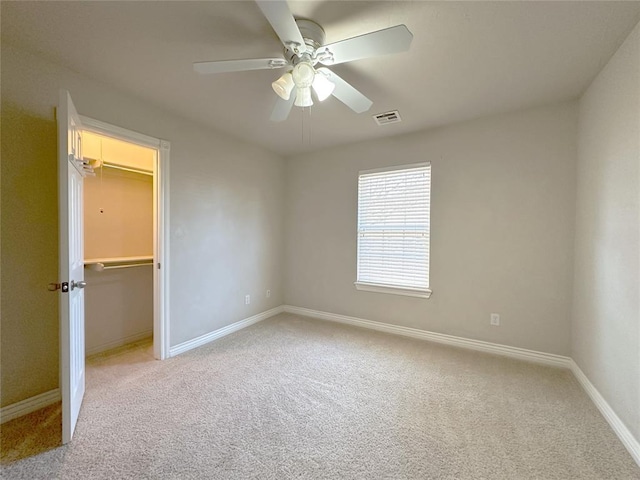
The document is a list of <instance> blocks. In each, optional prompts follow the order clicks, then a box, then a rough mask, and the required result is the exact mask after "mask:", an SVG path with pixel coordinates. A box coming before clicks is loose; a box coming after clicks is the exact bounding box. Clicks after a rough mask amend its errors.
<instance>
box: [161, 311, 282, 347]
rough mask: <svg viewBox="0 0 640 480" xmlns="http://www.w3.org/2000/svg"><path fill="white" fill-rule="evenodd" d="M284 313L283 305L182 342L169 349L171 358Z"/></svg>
mask: <svg viewBox="0 0 640 480" xmlns="http://www.w3.org/2000/svg"><path fill="white" fill-rule="evenodd" d="M283 311H284V309H283V307H282V305H281V306H279V307H276V308H272V309H271V310H267V311H265V312H262V313H258V314H257V315H254V316H252V317H249V318H245V319H244V320H240V321H238V322H235V323H232V324H231V325H227V326H226V327H222V328H219V329H218V330H214V331H213V332H209V333H205V334H204V335H200V336H199V337H196V338H194V339H192V340H187V341H186V342H182V343H180V344H178V345H176V346H175V347H171V348H170V349H169V356H170V357H175V356H176V355H180V354H181V353H184V352H187V351H189V350H192V349H194V348H196V347H200V346H201V345H204V344H206V343H209V342H212V341H213V340H216V339H218V338H220V337H224V336H226V335H229V334H230V333H233V332H237V331H238V330H241V329H243V328H246V327H248V326H249V325H253V324H254V323H258V322H260V321H261V320H266V319H267V318H269V317H273V316H274V315H277V314H279V313H282V312H283Z"/></svg>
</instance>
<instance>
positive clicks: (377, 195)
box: [358, 164, 431, 290]
mask: <svg viewBox="0 0 640 480" xmlns="http://www.w3.org/2000/svg"><path fill="white" fill-rule="evenodd" d="M430 188H431V165H430V164H421V165H418V166H415V167H410V168H403V169H401V170H390V171H381V172H372V173H363V174H361V175H360V177H359V180H358V282H362V283H371V284H376V285H385V286H395V287H402V288H410V289H418V290H427V289H428V288H429V207H430Z"/></svg>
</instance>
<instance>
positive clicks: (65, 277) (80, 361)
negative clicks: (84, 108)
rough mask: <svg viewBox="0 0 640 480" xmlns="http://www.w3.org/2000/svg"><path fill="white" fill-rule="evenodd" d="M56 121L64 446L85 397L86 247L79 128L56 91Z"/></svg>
mask: <svg viewBox="0 0 640 480" xmlns="http://www.w3.org/2000/svg"><path fill="white" fill-rule="evenodd" d="M57 120H58V215H59V220H58V227H59V229H60V254H59V262H60V271H59V274H60V276H59V280H60V282H61V290H60V390H61V394H62V443H68V442H69V441H70V440H71V437H72V436H73V431H74V429H75V427H76V422H77V420H78V415H79V414H80V406H81V405H82V397H83V396H84V372H85V368H84V290H83V289H84V286H85V283H84V258H83V257H84V245H83V235H84V232H83V222H82V185H83V181H82V179H83V175H84V167H83V161H82V137H81V133H82V132H81V130H82V125H81V123H80V117H79V116H78V112H76V109H75V107H74V106H73V102H72V101H71V96H70V95H69V92H68V91H66V90H60V99H59V101H58V109H57Z"/></svg>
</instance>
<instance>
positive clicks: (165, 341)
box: [80, 115, 171, 360]
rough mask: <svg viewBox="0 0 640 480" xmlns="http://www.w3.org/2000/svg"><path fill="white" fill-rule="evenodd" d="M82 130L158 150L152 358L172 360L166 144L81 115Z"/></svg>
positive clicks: (168, 146) (168, 148) (157, 139)
mask: <svg viewBox="0 0 640 480" xmlns="http://www.w3.org/2000/svg"><path fill="white" fill-rule="evenodd" d="M80 120H81V121H82V129H83V130H84V131H89V132H92V133H96V134H99V135H104V136H107V137H112V138H115V139H117V140H122V141H124V142H129V143H135V144H136V145H140V146H143V147H147V148H152V149H154V150H156V152H157V155H156V159H155V165H154V167H155V169H154V177H153V180H154V181H153V226H154V229H153V230H154V232H153V261H154V262H153V263H154V268H153V356H154V357H155V358H156V359H158V360H164V359H166V358H169V348H170V341H169V325H170V322H169V311H170V310H169V295H168V292H169V232H170V230H169V154H170V150H171V144H170V143H169V142H168V141H167V140H162V139H159V138H155V137H150V136H149V135H145V134H142V133H138V132H134V131H132V130H128V129H126V128H122V127H118V126H116V125H111V124H109V123H106V122H102V121H100V120H95V119H93V118H90V117H85V116H83V115H80Z"/></svg>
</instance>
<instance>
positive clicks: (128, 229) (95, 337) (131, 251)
mask: <svg viewBox="0 0 640 480" xmlns="http://www.w3.org/2000/svg"><path fill="white" fill-rule="evenodd" d="M84 138H85V140H84V142H85V144H84V155H85V157H89V158H98V159H101V160H104V162H105V163H108V164H113V165H119V166H125V167H126V168H127V167H133V168H144V169H147V168H152V166H153V161H154V155H155V152H154V151H153V150H150V149H141V148H140V147H137V146H129V144H124V143H123V142H117V141H114V140H112V139H102V140H103V141H102V142H101V145H100V147H101V148H100V149H99V150H98V148H97V146H96V142H95V141H94V139H93V137H92V136H91V135H87V134H85V137H84ZM113 142H117V143H113ZM98 145H99V143H98ZM128 146H129V147H130V148H128ZM149 173H150V174H144V173H135V172H130V171H126V170H122V169H119V168H113V167H108V166H104V165H103V166H102V167H100V168H96V176H95V177H87V178H86V179H85V182H84V188H85V191H84V229H85V236H84V249H85V255H84V257H85V262H103V263H104V265H105V266H106V269H104V270H102V271H96V270H93V269H92V268H86V269H85V280H86V281H87V288H86V290H85V312H86V313H85V342H86V347H85V348H86V354H87V355H92V354H95V353H99V352H101V351H104V350H108V349H110V348H114V347H117V346H120V345H124V344H127V343H130V342H134V341H137V340H141V339H143V338H147V337H150V336H151V335H152V332H153V267H152V265H150V264H148V265H141V266H135V267H128V268H110V267H119V266H122V264H123V263H122V262H119V261H118V259H123V258H131V257H135V258H138V259H140V261H143V260H142V259H144V258H146V259H147V261H149V259H152V258H153V174H152V173H153V172H152V171H151V172H149ZM134 263H135V260H134Z"/></svg>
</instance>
